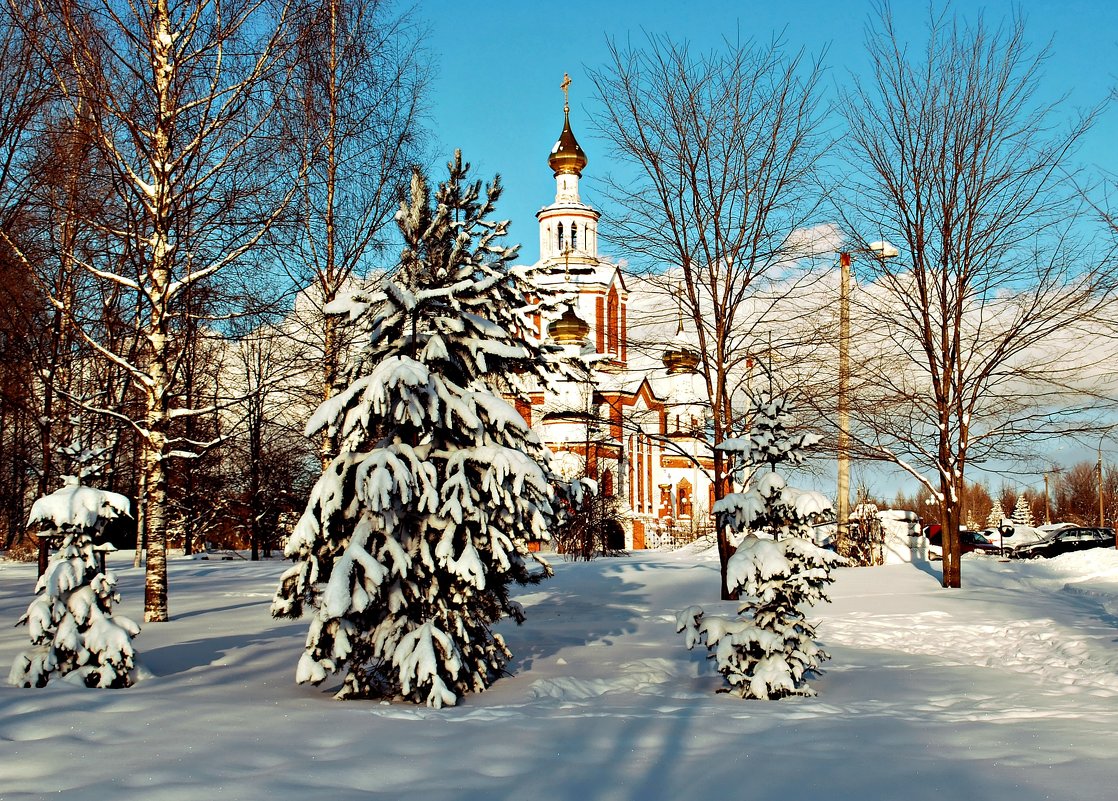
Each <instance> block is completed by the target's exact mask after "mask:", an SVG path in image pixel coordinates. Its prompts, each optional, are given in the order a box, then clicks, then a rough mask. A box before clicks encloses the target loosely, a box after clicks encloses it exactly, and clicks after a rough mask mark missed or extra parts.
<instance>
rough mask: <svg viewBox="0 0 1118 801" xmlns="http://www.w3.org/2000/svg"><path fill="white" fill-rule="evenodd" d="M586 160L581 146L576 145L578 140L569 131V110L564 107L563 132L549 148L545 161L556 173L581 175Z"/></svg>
mask: <svg viewBox="0 0 1118 801" xmlns="http://www.w3.org/2000/svg"><path fill="white" fill-rule="evenodd" d="M587 161H588V159H587V158H586V154H585V153H583V152H582V148H581V147H579V146H578V140H576V139H575V135H574V134H573V133H572V132H571V115H570V112H568V111H567V110H566V109H564V110H563V132H562V133H561V134H559V140H558V141H557V142H556V143H555V146H554V147H553V148H551V155H550V156H549V157H548V159H547V163H548V164H549V165H550V166H551V169H552V170H553V171H554V172H555V174H556V175H561V174H567V175H577V176H579V177H581V176H582V171H583V169H585V167H586V162H587Z"/></svg>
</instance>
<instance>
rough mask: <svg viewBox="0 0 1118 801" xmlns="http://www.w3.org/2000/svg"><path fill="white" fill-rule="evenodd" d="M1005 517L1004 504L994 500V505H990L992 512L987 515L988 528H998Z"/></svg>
mask: <svg viewBox="0 0 1118 801" xmlns="http://www.w3.org/2000/svg"><path fill="white" fill-rule="evenodd" d="M1004 519H1005V512H1003V511H1002V505H1001V504H1000V503H998V502H997V501H994V505H993V506H991V507H990V514H988V515H987V516H986V528H998V527H999V526H1001V524H1002V520H1004Z"/></svg>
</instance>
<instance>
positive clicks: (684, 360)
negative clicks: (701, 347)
mask: <svg viewBox="0 0 1118 801" xmlns="http://www.w3.org/2000/svg"><path fill="white" fill-rule="evenodd" d="M664 366H665V367H667V368H668V372H669V373H673V374H674V373H693V372H695V369H696V368H697V367H698V366H699V356H698V354H697V353H695V351H693V350H671V349H669V350H666V351H664Z"/></svg>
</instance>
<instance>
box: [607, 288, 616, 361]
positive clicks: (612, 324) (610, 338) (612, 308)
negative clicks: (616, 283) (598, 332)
mask: <svg viewBox="0 0 1118 801" xmlns="http://www.w3.org/2000/svg"><path fill="white" fill-rule="evenodd" d="M617 329H618V319H617V289H616V288H614V289H611V290H610V293H609V300H608V301H607V303H606V342H607V343H608V345H607V349H608V350H609V352H610V353H614V354H616V353H617V339H618V336H617Z"/></svg>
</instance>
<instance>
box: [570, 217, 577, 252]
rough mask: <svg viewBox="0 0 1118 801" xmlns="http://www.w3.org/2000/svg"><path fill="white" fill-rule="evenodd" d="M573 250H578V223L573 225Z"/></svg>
mask: <svg viewBox="0 0 1118 801" xmlns="http://www.w3.org/2000/svg"><path fill="white" fill-rule="evenodd" d="M571 250H578V223H571Z"/></svg>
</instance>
